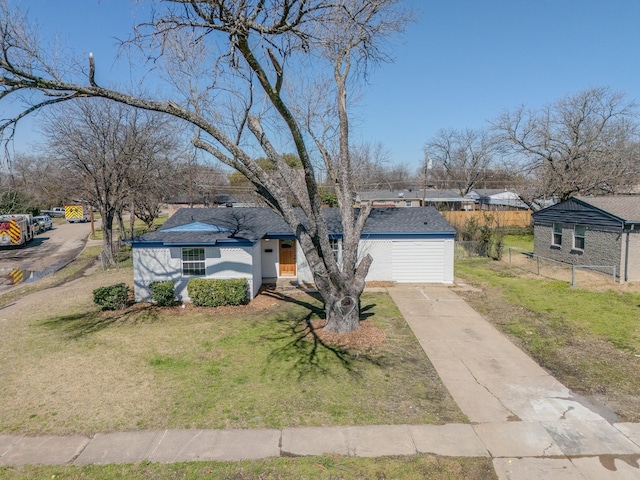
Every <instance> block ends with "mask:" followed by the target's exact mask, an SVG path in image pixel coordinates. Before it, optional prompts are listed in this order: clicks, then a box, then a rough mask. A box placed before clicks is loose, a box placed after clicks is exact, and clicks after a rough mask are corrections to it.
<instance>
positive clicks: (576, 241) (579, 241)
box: [573, 225, 587, 250]
mask: <svg viewBox="0 0 640 480" xmlns="http://www.w3.org/2000/svg"><path fill="white" fill-rule="evenodd" d="M586 230H587V229H586V227H585V226H584V225H576V226H575V227H573V248H575V249H576V250H584V236H585V232H586Z"/></svg>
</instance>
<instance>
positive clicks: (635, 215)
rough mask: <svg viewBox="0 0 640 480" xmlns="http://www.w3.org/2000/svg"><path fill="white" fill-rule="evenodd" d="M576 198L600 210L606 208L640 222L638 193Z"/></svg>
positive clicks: (627, 218)
mask: <svg viewBox="0 0 640 480" xmlns="http://www.w3.org/2000/svg"><path fill="white" fill-rule="evenodd" d="M576 199H578V200H580V201H582V202H584V203H588V204H589V205H592V206H594V207H596V208H599V209H600V210H604V211H605V212H607V213H610V214H612V215H615V216H616V217H618V218H621V219H622V220H625V221H627V222H632V223H636V222H640V196H638V195H611V196H603V197H576Z"/></svg>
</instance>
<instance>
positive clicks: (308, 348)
mask: <svg viewBox="0 0 640 480" xmlns="http://www.w3.org/2000/svg"><path fill="white" fill-rule="evenodd" d="M265 294H266V295H269V296H271V297H273V298H276V299H278V300H281V301H285V302H290V303H293V304H296V305H299V306H301V307H304V308H305V309H306V310H307V311H308V312H307V313H306V314H302V315H300V314H299V313H295V312H284V313H281V314H280V315H277V316H276V317H275V318H274V319H273V320H274V321H275V322H276V324H277V329H275V330H274V332H273V334H272V335H269V336H268V337H266V338H265V340H268V341H270V342H274V343H277V344H278V345H280V346H278V347H277V348H274V349H273V351H272V352H271V353H270V355H269V359H268V362H275V361H278V362H292V365H291V368H290V370H291V371H295V372H297V374H298V378H299V379H302V378H304V377H307V376H312V375H331V374H332V370H331V368H329V366H328V364H333V363H334V362H333V361H332V360H333V359H337V360H338V364H339V365H341V366H342V368H344V369H345V370H347V371H348V372H349V373H350V374H352V375H354V376H358V375H359V371H358V368H357V363H358V362H369V363H371V364H374V365H377V366H381V361H380V358H377V357H376V356H373V355H371V354H368V353H361V352H352V351H350V350H349V349H347V348H344V347H341V346H339V345H332V344H330V343H327V342H326V341H324V340H323V339H322V338H321V336H320V335H319V332H318V330H317V329H316V327H315V326H314V325H313V320H314V319H322V318H324V317H325V311H324V309H323V308H322V307H320V306H318V305H316V304H314V303H312V302H309V301H305V300H303V299H301V298H299V297H295V296H289V295H285V294H283V293H280V292H265ZM309 296H311V297H312V298H314V299H315V300H320V296H319V295H318V294H315V293H310V294H309ZM374 307H375V304H370V305H366V306H364V307H361V309H360V312H361V315H360V321H363V320H366V319H367V318H369V317H371V316H372V315H373V314H374V313H373V311H372V309H373V308H374ZM282 342H285V343H284V344H282Z"/></svg>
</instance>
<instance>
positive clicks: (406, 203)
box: [405, 200, 413, 207]
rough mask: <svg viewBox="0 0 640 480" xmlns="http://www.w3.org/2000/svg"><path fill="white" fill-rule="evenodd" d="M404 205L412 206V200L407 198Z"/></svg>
mask: <svg viewBox="0 0 640 480" xmlns="http://www.w3.org/2000/svg"><path fill="white" fill-rule="evenodd" d="M405 206H407V207H411V206H413V202H412V201H411V200H407V201H406V202H405Z"/></svg>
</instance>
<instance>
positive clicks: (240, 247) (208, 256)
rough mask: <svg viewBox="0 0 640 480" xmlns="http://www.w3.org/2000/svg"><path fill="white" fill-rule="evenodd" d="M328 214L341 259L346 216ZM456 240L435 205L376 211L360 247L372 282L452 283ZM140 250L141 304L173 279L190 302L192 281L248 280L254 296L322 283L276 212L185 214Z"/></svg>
mask: <svg viewBox="0 0 640 480" xmlns="http://www.w3.org/2000/svg"><path fill="white" fill-rule="evenodd" d="M325 212H326V216H327V217H328V220H329V226H330V228H332V229H333V231H331V232H330V236H331V239H332V240H331V241H332V243H333V245H334V246H335V249H334V253H335V254H336V255H337V258H338V260H340V257H341V254H342V239H341V232H340V227H339V225H340V219H339V211H338V210H337V209H326V210H325ZM454 237H455V230H454V229H453V227H451V225H449V223H448V222H447V221H446V220H444V218H443V217H442V216H441V215H440V214H439V213H438V212H437V211H436V210H435V209H434V208H433V207H426V208H423V207H419V208H411V209H404V208H403V209H394V208H391V209H390V208H385V209H373V211H372V212H371V215H370V216H369V218H368V219H367V223H366V226H365V230H364V232H363V234H362V237H361V240H360V246H359V249H358V253H359V255H360V256H364V255H366V254H370V255H371V256H372V258H373V263H372V265H371V268H370V269H369V273H368V275H367V278H366V280H367V281H390V282H397V283H441V284H452V283H453V256H454ZM132 246H133V265H134V287H135V298H136V301H147V300H149V299H150V291H149V285H150V284H151V283H152V282H154V281H165V280H171V281H173V282H174V284H175V286H176V287H175V290H176V295H177V296H178V298H179V299H181V300H183V301H189V297H188V294H187V283H188V281H189V280H190V279H191V278H220V279H228V278H246V279H247V282H248V284H249V295H250V297H251V298H253V297H255V296H256V295H257V294H258V292H259V290H260V287H261V286H262V284H263V283H265V282H269V283H271V282H272V281H273V280H275V279H277V278H291V279H292V280H293V281H295V282H298V283H300V284H313V283H314V280H313V276H312V274H311V271H310V268H309V266H308V264H307V262H306V259H305V258H304V254H303V253H302V250H301V249H300V247H299V245H298V242H297V241H296V240H295V237H294V236H293V234H292V233H291V231H290V229H289V228H288V226H287V225H286V224H285V223H284V221H283V220H282V218H281V217H280V216H279V215H277V214H276V213H275V212H274V211H273V210H271V209H268V208H259V207H256V208H212V209H193V208H192V209H182V210H180V211H178V212H177V213H176V214H175V215H174V216H173V217H171V218H170V219H169V220H168V221H167V223H166V224H165V225H163V226H162V227H161V228H160V229H159V230H158V231H156V232H153V233H149V234H146V235H143V236H142V237H140V238H137V239H135V240H134V241H133V242H132Z"/></svg>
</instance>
